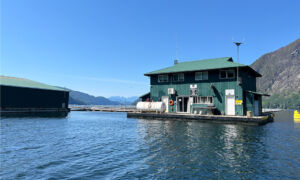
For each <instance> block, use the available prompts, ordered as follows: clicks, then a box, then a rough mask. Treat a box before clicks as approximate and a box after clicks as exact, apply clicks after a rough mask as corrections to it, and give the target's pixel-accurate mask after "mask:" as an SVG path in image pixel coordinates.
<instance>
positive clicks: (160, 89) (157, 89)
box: [150, 70, 256, 115]
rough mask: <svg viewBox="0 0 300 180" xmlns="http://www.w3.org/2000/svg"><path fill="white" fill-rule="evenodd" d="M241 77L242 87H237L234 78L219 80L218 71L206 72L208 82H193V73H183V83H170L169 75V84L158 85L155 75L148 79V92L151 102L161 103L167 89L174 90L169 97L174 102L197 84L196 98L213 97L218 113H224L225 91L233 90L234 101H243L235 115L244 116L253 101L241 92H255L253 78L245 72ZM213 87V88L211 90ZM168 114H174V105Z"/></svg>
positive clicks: (187, 93)
mask: <svg viewBox="0 0 300 180" xmlns="http://www.w3.org/2000/svg"><path fill="white" fill-rule="evenodd" d="M240 76H241V77H242V79H243V80H242V81H243V83H242V85H237V79H236V76H235V78H233V79H220V78H219V70H212V71H209V72H208V80H203V81H195V73H194V72H190V73H185V77H184V82H172V77H171V75H169V82H165V83H158V81H157V78H158V76H157V75H153V76H151V78H150V84H151V87H150V92H151V100H153V101H161V97H162V96H168V88H174V89H175V91H176V95H175V96H174V95H173V96H169V99H173V100H174V102H175V101H176V96H185V95H186V96H189V95H190V84H197V88H198V96H213V99H214V105H215V107H216V108H217V109H218V111H219V113H221V112H223V113H225V90H226V89H234V90H235V100H243V104H242V105H236V106H235V110H236V115H245V114H246V110H247V109H252V108H253V101H251V100H248V99H246V98H245V97H244V92H243V90H246V89H247V90H253V91H255V90H256V84H255V83H256V82H255V77H254V76H252V75H251V74H250V72H247V71H240ZM211 85H213V86H214V87H215V88H211ZM169 112H176V104H175V105H174V106H173V109H172V107H170V106H169Z"/></svg>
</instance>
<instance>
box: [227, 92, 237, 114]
mask: <svg viewBox="0 0 300 180" xmlns="http://www.w3.org/2000/svg"><path fill="white" fill-rule="evenodd" d="M225 103H226V104H225V109H226V110H225V111H226V115H235V97H234V95H227V96H226V99H225Z"/></svg>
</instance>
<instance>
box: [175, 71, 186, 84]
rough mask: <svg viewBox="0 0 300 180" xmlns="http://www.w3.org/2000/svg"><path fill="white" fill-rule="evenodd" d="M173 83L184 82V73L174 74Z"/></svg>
mask: <svg viewBox="0 0 300 180" xmlns="http://www.w3.org/2000/svg"><path fill="white" fill-rule="evenodd" d="M173 81H174V82H182V81H184V73H179V74H173Z"/></svg>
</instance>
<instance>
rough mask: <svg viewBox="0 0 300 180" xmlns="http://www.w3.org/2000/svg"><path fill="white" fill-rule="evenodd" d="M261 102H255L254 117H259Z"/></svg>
mask: <svg viewBox="0 0 300 180" xmlns="http://www.w3.org/2000/svg"><path fill="white" fill-rule="evenodd" d="M258 105H259V101H257V100H255V101H254V116H259V108H258V107H259V106H258Z"/></svg>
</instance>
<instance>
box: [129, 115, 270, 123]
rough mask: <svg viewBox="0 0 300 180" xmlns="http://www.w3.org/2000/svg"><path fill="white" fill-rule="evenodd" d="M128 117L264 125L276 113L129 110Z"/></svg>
mask: <svg viewBox="0 0 300 180" xmlns="http://www.w3.org/2000/svg"><path fill="white" fill-rule="evenodd" d="M127 117H128V118H138V119H155V120H156V119H157V120H187V121H190V120H192V121H199V122H212V123H223V124H225V123H227V124H246V125H264V124H267V123H269V122H273V118H274V114H272V113H268V114H265V115H264V116H254V117H247V116H225V115H194V114H174V113H161V114H159V113H140V112H129V113H127Z"/></svg>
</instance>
